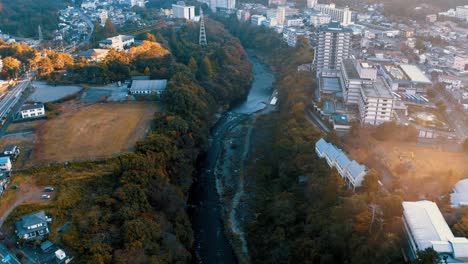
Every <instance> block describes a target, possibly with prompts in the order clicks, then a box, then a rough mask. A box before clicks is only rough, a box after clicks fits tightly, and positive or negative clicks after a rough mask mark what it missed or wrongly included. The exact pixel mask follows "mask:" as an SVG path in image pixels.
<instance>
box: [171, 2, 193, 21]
mask: <svg viewBox="0 0 468 264" xmlns="http://www.w3.org/2000/svg"><path fill="white" fill-rule="evenodd" d="M172 13H173V14H174V17H176V18H185V19H187V20H192V19H193V18H194V17H195V6H186V5H185V3H184V2H182V1H179V2H177V4H172Z"/></svg>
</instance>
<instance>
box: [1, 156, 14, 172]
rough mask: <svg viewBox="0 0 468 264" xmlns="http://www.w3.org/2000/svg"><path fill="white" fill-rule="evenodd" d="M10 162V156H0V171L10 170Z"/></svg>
mask: <svg viewBox="0 0 468 264" xmlns="http://www.w3.org/2000/svg"><path fill="white" fill-rule="evenodd" d="M11 168H12V164H11V159H10V157H0V171H7V172H8V171H11Z"/></svg>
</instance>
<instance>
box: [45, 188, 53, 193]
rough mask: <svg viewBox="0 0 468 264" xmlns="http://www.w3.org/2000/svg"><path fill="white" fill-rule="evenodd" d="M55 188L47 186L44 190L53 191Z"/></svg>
mask: <svg viewBox="0 0 468 264" xmlns="http://www.w3.org/2000/svg"><path fill="white" fill-rule="evenodd" d="M54 190H55V189H54V188H53V187H45V188H44V192H53V191H54Z"/></svg>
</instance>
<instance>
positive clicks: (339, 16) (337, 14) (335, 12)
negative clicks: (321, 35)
mask: <svg viewBox="0 0 468 264" xmlns="http://www.w3.org/2000/svg"><path fill="white" fill-rule="evenodd" d="M314 9H315V10H317V11H320V12H322V13H324V14H327V15H330V16H331V19H332V20H334V21H338V22H340V23H341V24H342V25H343V26H349V25H352V24H353V22H352V14H353V12H352V11H351V10H350V9H349V7H344V8H337V7H336V6H335V4H329V5H325V4H317V5H315V7H314Z"/></svg>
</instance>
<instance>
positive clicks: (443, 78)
mask: <svg viewBox="0 0 468 264" xmlns="http://www.w3.org/2000/svg"><path fill="white" fill-rule="evenodd" d="M439 82H441V83H444V84H446V85H447V88H449V89H460V88H461V87H462V84H463V82H462V80H461V79H460V78H457V77H455V76H451V75H439Z"/></svg>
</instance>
